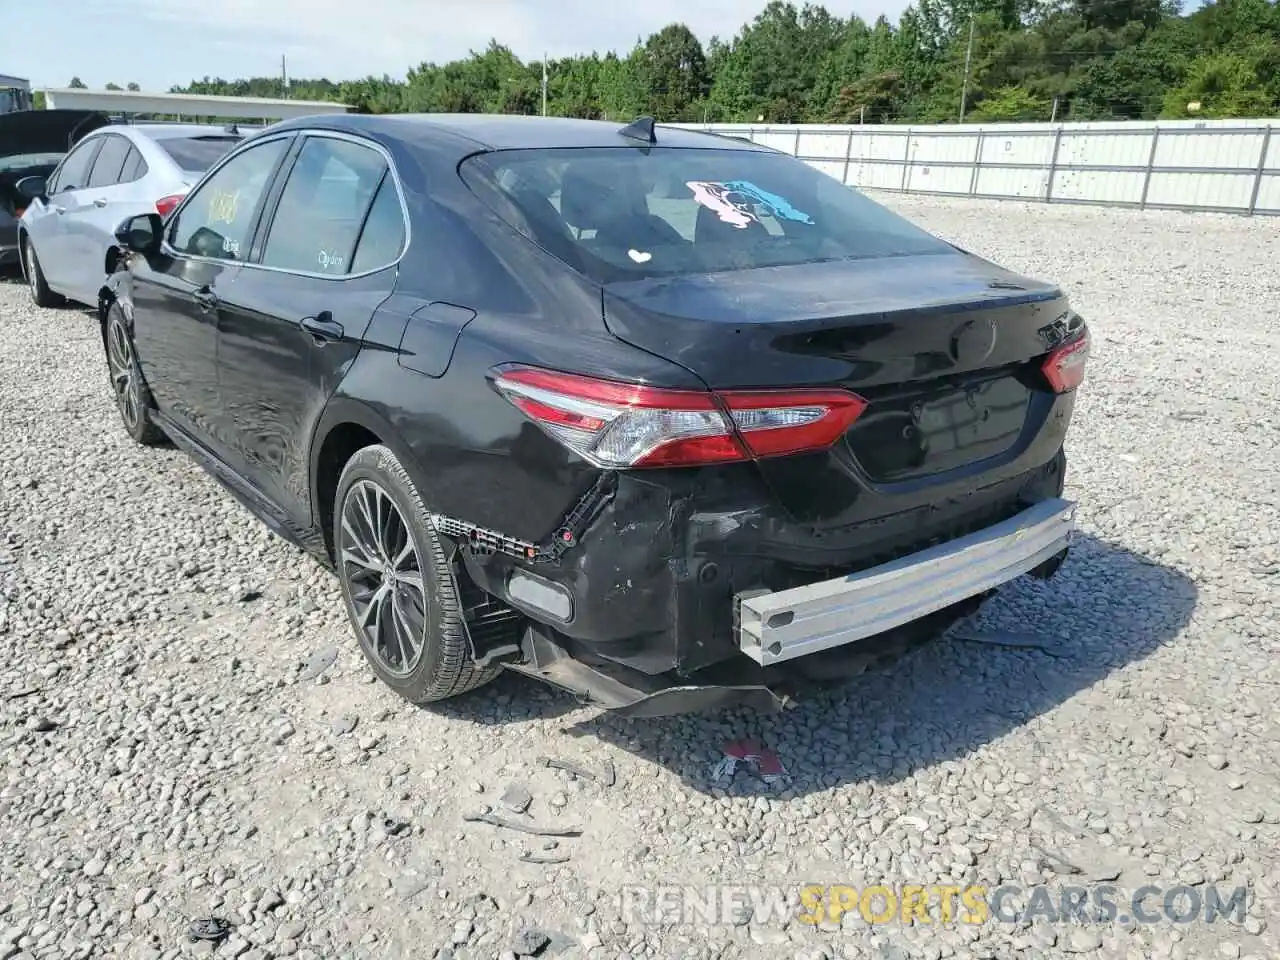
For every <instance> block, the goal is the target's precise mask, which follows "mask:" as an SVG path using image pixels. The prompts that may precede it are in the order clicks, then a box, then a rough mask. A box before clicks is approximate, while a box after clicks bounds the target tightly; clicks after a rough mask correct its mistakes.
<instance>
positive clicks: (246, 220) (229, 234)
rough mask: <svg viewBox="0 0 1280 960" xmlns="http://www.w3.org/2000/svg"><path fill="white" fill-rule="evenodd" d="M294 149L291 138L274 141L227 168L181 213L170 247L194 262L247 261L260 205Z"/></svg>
mask: <svg viewBox="0 0 1280 960" xmlns="http://www.w3.org/2000/svg"><path fill="white" fill-rule="evenodd" d="M288 145H289V140H288V138H282V139H279V140H269V141H267V142H266V143H262V144H258V145H257V146H254V147H250V148H249V149H247V150H245V151H244V152H243V153H241V154H239V155H237V156H235V157H232V158H231V159H230V160H229V161H227V162H226V163H225V164H223V166H222V167H220V168H219V169H218V170H217V172H215V173H214V174H213V176H211V177H210V178H209V179H208V180H206V181H205V182H204V183H202V184H200V186H199V187H197V188H196V190H195V191H194V192H193V193H192V195H191V196H190V197H189V198H188V200H187V202H186V203H185V204H183V206H182V209H181V210H179V211H178V213H177V215H176V216H175V217H174V221H173V223H172V225H171V226H170V230H169V245H170V246H172V247H173V248H174V249H175V250H177V251H178V252H179V253H187V254H192V255H193V256H199V257H213V258H215V259H218V260H243V259H245V258H246V257H247V256H248V255H249V241H250V237H249V231H250V230H251V229H253V223H254V219H255V217H256V215H257V210H258V204H259V203H260V202H261V200H262V195H263V193H264V191H265V190H266V189H267V183H268V182H269V180H270V178H271V174H272V171H274V170H275V168H276V164H277V163H279V162H280V157H281V156H283V154H284V152H285V150H286V149H287V148H288Z"/></svg>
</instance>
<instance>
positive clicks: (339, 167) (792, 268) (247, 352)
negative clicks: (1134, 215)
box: [100, 115, 1089, 714]
mask: <svg viewBox="0 0 1280 960" xmlns="http://www.w3.org/2000/svg"><path fill="white" fill-rule="evenodd" d="M118 238H119V240H120V243H121V247H122V249H123V251H124V254H125V255H124V256H122V257H121V259H120V266H119V269H118V271H117V272H116V273H115V274H113V275H112V276H111V277H109V278H108V280H107V283H106V285H105V286H104V288H103V290H102V293H101V309H100V316H101V320H102V333H103V343H104V346H105V350H106V357H107V362H108V367H109V370H110V376H111V383H112V386H113V389H114V391H115V397H116V401H117V403H118V406H119V409H120V414H121V416H122V418H123V420H124V424H125V427H126V429H127V430H128V431H129V433H130V435H131V436H132V437H133V438H134V439H135V440H137V441H138V442H140V443H144V444H150V443H155V442H160V441H161V440H163V439H164V438H168V439H170V440H172V441H173V442H174V443H176V444H177V445H178V446H180V447H181V448H183V449H184V450H186V451H188V452H189V453H190V454H191V455H193V456H194V457H195V458H196V459H197V460H198V461H199V462H200V463H201V464H203V465H204V466H205V467H206V468H208V470H209V471H210V472H211V473H212V474H213V475H214V476H215V477H216V478H217V479H218V480H219V481H221V482H222V483H223V484H224V485H225V486H226V487H227V488H228V489H229V490H230V491H231V492H232V493H233V494H235V495H236V496H237V497H238V498H239V499H240V500H241V501H242V502H243V503H244V505H245V506H246V507H248V509H249V510H251V511H252V512H253V513H254V514H256V515H257V516H258V517H260V518H261V519H262V520H263V521H264V522H265V523H267V524H268V525H269V526H270V527H271V528H272V529H273V530H274V531H275V532H277V533H278V534H280V535H281V536H283V537H286V538H288V539H289V540H291V541H293V542H294V543H296V544H297V545H299V546H300V547H302V548H303V549H305V550H307V551H309V552H311V553H313V554H314V555H315V556H316V557H317V558H319V559H320V560H321V561H322V562H324V563H326V564H328V565H330V566H332V568H333V569H334V570H335V572H336V574H337V576H338V578H339V580H340V583H341V587H342V592H343V595H344V597H345V600H346V605H347V610H348V613H349V614H350V619H351V622H352V625H353V627H354V629H355V633H356V636H357V638H358V640H359V643H360V645H361V648H362V650H363V651H364V654H365V655H366V657H367V659H368V661H369V663H370V664H371V666H372V669H373V670H374V671H375V673H376V674H377V675H378V676H379V677H380V678H381V679H382V680H383V681H384V682H386V683H387V684H388V685H389V686H390V687H392V688H393V689H394V690H395V691H397V692H398V693H400V694H401V695H402V696H404V697H406V698H408V699H409V700H412V701H414V702H427V701H434V700H439V699H442V698H445V697H449V696H452V695H455V694H459V693H461V692H463V691H466V690H468V689H471V688H473V687H476V686H478V685H479V684H481V683H484V682H485V681H487V680H488V679H490V678H491V677H493V676H494V675H495V674H496V673H497V672H498V671H499V670H500V669H503V668H507V669H511V670H516V671H519V672H522V673H525V674H528V675H531V676H535V677H539V678H541V679H544V680H547V681H549V682H551V683H554V684H557V685H559V686H561V687H563V688H565V689H568V690H570V691H573V692H575V693H578V694H580V695H583V696H586V697H588V698H590V699H592V700H593V701H594V702H596V703H599V704H601V705H603V706H605V707H609V708H612V709H615V710H619V711H624V712H629V713H631V714H660V713H673V712H680V711H684V710H690V709H697V708H703V707H707V706H711V705H715V704H718V703H722V702H727V701H736V700H746V701H751V702H755V703H758V704H761V705H764V706H777V705H779V704H783V703H785V702H786V701H787V698H788V697H789V696H790V695H792V694H793V693H794V692H795V691H796V690H797V689H799V687H798V686H796V685H795V684H794V681H795V680H796V678H797V677H800V676H802V675H803V676H808V677H809V678H812V677H813V676H814V675H819V676H821V675H824V674H827V675H830V674H835V673H839V672H840V671H841V670H842V669H845V668H846V667H849V665H850V664H854V663H863V662H865V661H867V660H868V659H876V658H879V657H882V656H883V655H886V654H887V653H889V652H891V651H893V650H896V649H900V648H901V647H902V646H903V645H904V644H905V643H908V642H915V641H916V640H917V639H919V637H921V636H923V635H926V634H930V633H932V632H934V631H936V628H937V626H938V625H939V623H941V622H944V621H946V620H948V619H950V618H954V617H955V616H957V615H959V614H960V613H963V612H965V611H967V610H970V609H972V608H973V607H974V606H975V605H976V604H977V603H978V602H980V601H981V600H982V598H984V597H986V596H987V595H989V594H990V592H991V591H992V590H993V589H994V588H996V587H997V586H999V585H1000V584H1002V583H1004V582H1006V581H1008V580H1010V579H1013V578H1014V577H1016V576H1018V575H1020V574H1023V573H1032V574H1034V575H1037V576H1042V577H1047V576H1049V575H1050V574H1052V573H1053V572H1054V571H1055V570H1056V569H1057V567H1058V565H1059V564H1060V563H1061V562H1062V560H1063V558H1064V557H1065V555H1066V552H1067V548H1068V544H1069V540H1070V536H1071V532H1072V528H1073V526H1074V507H1073V504H1071V503H1070V502H1068V501H1066V500H1063V499H1062V497H1061V495H1062V491H1063V477H1064V471H1065V458H1064V455H1063V440H1064V437H1065V435H1066V432H1067V426H1068V423H1069V421H1070V419H1071V413H1072V406H1073V403H1074V391H1075V389H1076V387H1077V386H1078V385H1079V383H1080V381H1081V379H1082V377H1083V375H1084V365H1085V360H1086V357H1087V355H1088V350H1089V338H1088V332H1087V329H1086V327H1085V324H1084V322H1083V321H1082V320H1081V318H1080V317H1079V316H1078V315H1077V314H1076V313H1075V312H1073V311H1072V309H1071V308H1070V307H1069V305H1068V303H1067V301H1066V299H1065V298H1064V296H1063V294H1062V293H1061V291H1060V290H1059V289H1057V288H1056V287H1055V286H1053V285H1051V284H1047V283H1041V282H1037V281H1035V280H1031V279H1027V278H1025V277H1022V276H1018V275H1015V274H1013V273H1010V272H1009V271H1007V270H1004V269H1002V268H1000V267H998V266H996V265H994V264H992V263H990V262H988V261H986V260H983V259H981V258H980V257H978V256H975V255H974V254H971V253H968V252H966V251H963V250H960V249H957V248H956V247H954V246H952V245H950V244H948V243H946V242H944V241H942V240H939V239H937V238H935V237H934V236H932V235H930V234H928V233H925V232H924V231H923V230H920V229H918V228H917V227H915V226H914V225H912V224H911V223H909V222H907V221H906V220H905V219H903V218H901V217H899V216H898V215H896V214H894V213H892V212H890V211H889V210H887V209H886V208H884V207H882V206H880V205H878V204H876V203H875V202H873V201H872V200H870V199H868V198H867V197H866V196H864V195H863V194H861V193H859V192H857V191H855V190H852V189H849V188H848V187H845V186H843V185H842V184H840V183H839V182H837V181H836V180H834V179H832V178H830V177H828V176H826V175H825V174H823V173H820V172H818V171H816V170H814V169H813V168H811V167H809V166H808V165H806V164H804V163H802V162H800V161H798V160H795V159H793V158H791V157H788V156H785V155H783V154H780V153H778V152H776V151H773V150H769V149H767V148H764V147H759V146H756V145H754V144H751V143H747V142H742V141H740V140H736V139H730V138H722V137H717V136H714V135H711V134H705V133H700V132H693V131H688V130H681V129H673V128H666V127H661V126H658V127H655V126H654V124H653V122H652V121H651V120H649V119H647V118H644V119H641V120H639V121H637V122H636V123H634V124H631V125H628V126H626V127H621V128H620V127H619V126H617V125H616V124H610V123H606V122H596V121H578V120H563V119H544V118H532V117H493V116H445V115H430V116H388V117H367V116H336V117H316V118H309V119H303V120H295V121H290V122H287V123H283V124H277V125H275V126H273V127H270V128H269V129H267V130H266V131H264V132H262V133H259V134H256V135H254V136H253V137H250V138H249V139H248V140H246V141H245V142H244V143H243V144H242V145H241V146H240V147H238V148H237V149H236V150H235V151H233V152H232V153H231V154H229V155H228V157H227V158H226V159H225V160H223V161H222V162H221V163H220V164H218V165H217V166H216V167H214V168H213V169H212V170H211V171H210V172H209V173H208V174H207V175H206V176H205V177H204V178H203V180H202V181H201V182H200V183H199V184H198V185H197V186H196V187H195V188H194V189H193V190H192V191H191V193H190V194H189V195H188V196H187V198H186V200H185V201H184V202H183V203H182V204H181V205H180V206H178V207H177V208H176V210H174V211H173V212H172V213H171V214H170V215H169V216H168V217H167V218H166V219H164V220H162V219H161V218H160V217H159V216H157V215H146V216H140V217H136V218H134V219H131V220H129V221H127V222H126V223H124V224H121V226H120V230H119V233H118ZM926 628H927V629H926Z"/></svg>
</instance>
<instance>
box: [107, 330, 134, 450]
mask: <svg viewBox="0 0 1280 960" xmlns="http://www.w3.org/2000/svg"><path fill="white" fill-rule="evenodd" d="M107 366H108V367H109V368H110V370H111V386H112V388H113V389H114V390H115V395H116V406H118V407H119V408H120V416H121V417H122V418H123V419H124V423H125V426H126V427H128V428H129V429H130V430H134V429H136V428H137V426H138V417H139V416H140V414H141V412H142V411H141V408H140V404H139V401H138V385H137V377H136V371H135V369H134V363H133V345H132V343H130V341H129V332H128V331H127V330H125V328H124V324H123V323H121V322H120V318H119V317H117V316H116V315H115V313H114V312H113V313H112V316H111V320H110V322H109V323H108V325H107Z"/></svg>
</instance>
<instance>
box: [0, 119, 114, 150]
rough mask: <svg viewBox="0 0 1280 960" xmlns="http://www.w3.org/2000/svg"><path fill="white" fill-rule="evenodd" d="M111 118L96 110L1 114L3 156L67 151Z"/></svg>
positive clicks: (1, 147) (0, 137)
mask: <svg viewBox="0 0 1280 960" xmlns="http://www.w3.org/2000/svg"><path fill="white" fill-rule="evenodd" d="M109 122H110V121H109V120H108V119H107V117H106V115H105V114H102V113H99V112H98V111H96V110H20V111H18V112H17V113H5V114H0V159H3V158H5V157H13V156H17V155H18V154H24V153H66V152H67V151H68V150H70V149H71V148H72V147H73V146H75V144H76V141H78V140H79V139H80V138H81V137H83V136H84V135H85V134H87V133H91V132H93V131H94V130H97V129H98V128H99V127H104V126H106V125H107V124H108V123H109Z"/></svg>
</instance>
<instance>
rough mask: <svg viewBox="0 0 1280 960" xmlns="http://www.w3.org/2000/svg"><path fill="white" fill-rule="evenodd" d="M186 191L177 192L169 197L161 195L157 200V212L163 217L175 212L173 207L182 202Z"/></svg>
mask: <svg viewBox="0 0 1280 960" xmlns="http://www.w3.org/2000/svg"><path fill="white" fill-rule="evenodd" d="M185 196H186V194H185V193H175V194H172V195H170V196H167V197H161V198H160V199H159V200H157V201H156V213H158V214H160V216H162V217H167V216H168V215H169V214H171V213H172V212H173V208H174V207H176V206H177V205H178V204H180V203H181V202H182V198H183V197H185Z"/></svg>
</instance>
